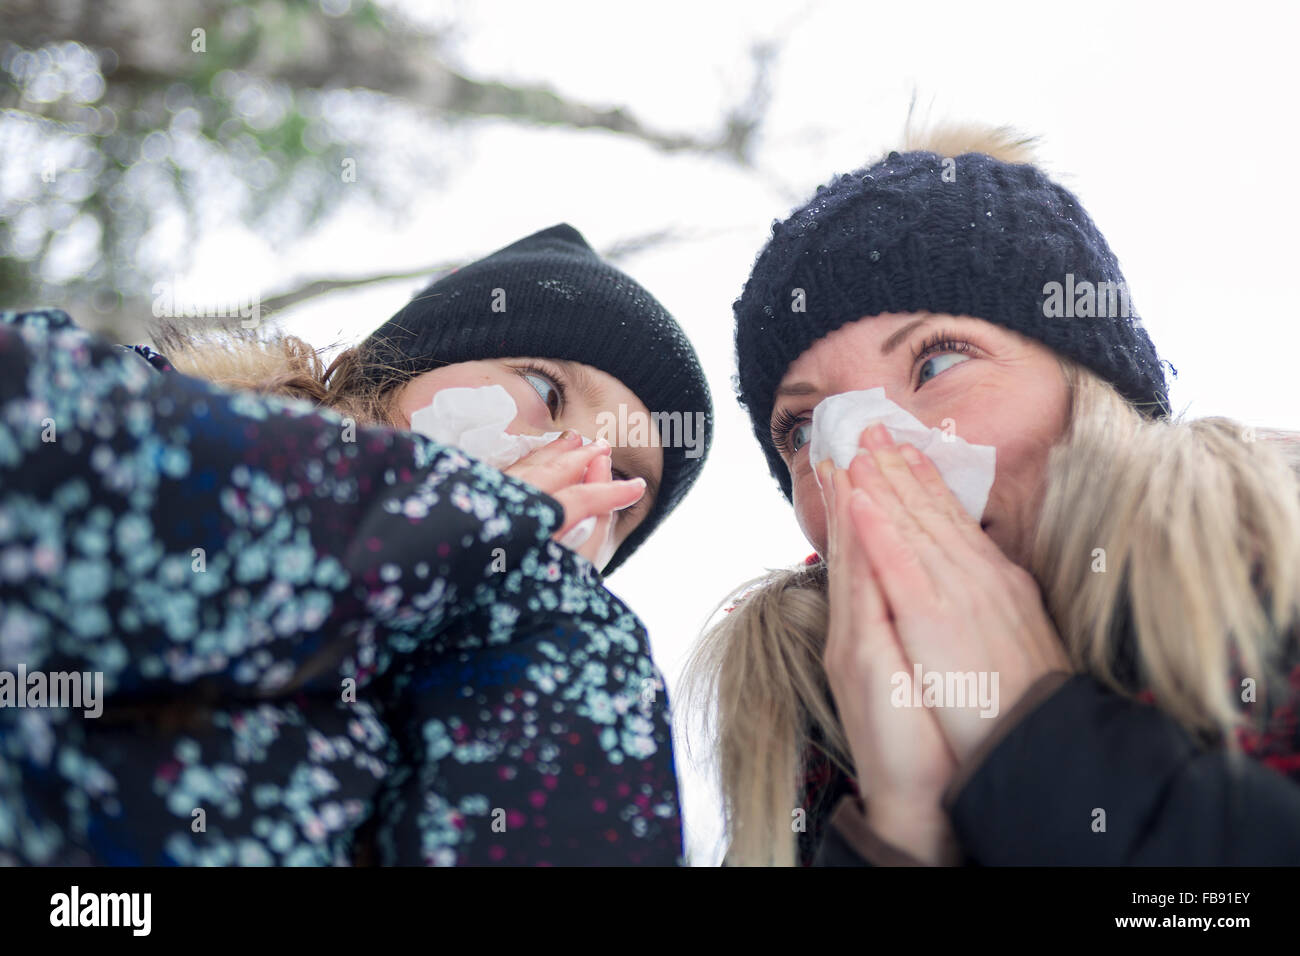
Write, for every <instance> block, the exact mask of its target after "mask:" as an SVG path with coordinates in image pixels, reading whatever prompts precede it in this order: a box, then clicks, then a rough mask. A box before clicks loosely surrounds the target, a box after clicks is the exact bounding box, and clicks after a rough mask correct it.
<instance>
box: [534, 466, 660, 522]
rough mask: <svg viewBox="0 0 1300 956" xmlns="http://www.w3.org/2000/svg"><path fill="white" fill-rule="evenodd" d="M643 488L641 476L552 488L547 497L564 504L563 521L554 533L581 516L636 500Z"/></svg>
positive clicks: (602, 513) (618, 507) (611, 508)
mask: <svg viewBox="0 0 1300 956" xmlns="http://www.w3.org/2000/svg"><path fill="white" fill-rule="evenodd" d="M645 488H646V484H645V479H644V478H629V479H627V480H626V481H603V482H599V483H593V484H585V485H571V486H569V487H568V488H564V489H562V490H560V491H557V492H555V493H554V494H553V495H552V496H551V497H553V498H554V499H555V500H556V501H558V502H560V504H562V505H563V506H564V524H563V525H562V526H561V527H560V529H559V530H558V531H557V532H556V534H563V533H564V532H565V531H568V530H569V529H570V528H572V527H573V526H574V525H575V524H577V523H578V522H579V521H582V520H583V519H584V518H588V517H590V516H592V515H596V516H602V515H605V514H608V513H609V512H611V511H617V510H619V509H622V508H626V507H628V506H630V505H634V504H636V503H637V502H638V501H640V500H641V497H642V495H644V494H645Z"/></svg>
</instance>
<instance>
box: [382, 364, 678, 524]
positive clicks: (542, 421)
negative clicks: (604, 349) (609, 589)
mask: <svg viewBox="0 0 1300 956" xmlns="http://www.w3.org/2000/svg"><path fill="white" fill-rule="evenodd" d="M484 385H500V386H502V387H503V388H505V390H506V391H508V392H509V393H510V397H511V398H513V399H514V400H515V407H516V408H517V409H518V410H519V411H518V414H517V415H516V416H515V420H514V421H513V422H511V423H510V424H509V425H508V426H507V427H506V431H508V432H510V433H511V434H512V435H541V434H543V433H545V432H553V431H562V430H564V429H566V428H572V429H575V430H576V431H577V432H578V433H579V434H580V435H585V436H586V437H587V438H590V439H592V440H593V441H594V440H595V439H596V438H598V437H603V438H604V439H605V440H606V441H608V442H609V443H610V445H611V446H613V447H612V453H611V455H612V470H613V474H614V478H616V479H621V478H637V477H640V478H644V479H645V480H646V493H645V494H644V495H642V497H641V500H640V501H638V502H637V503H636V504H634V505H632V507H630V508H624V509H623V510H622V511H619V512H616V515H617V521H618V524H617V525H616V526H615V528H614V543H615V547H617V546H618V545H621V544H622V543H623V541H624V540H625V539H626V538H627V536H628V535H630V534H631V533H632V532H633V531H634V530H636V528H637V526H638V525H640V524H641V522H642V521H644V520H645V516H646V515H647V514H649V513H650V508H651V506H652V505H653V504H654V501H655V499H656V498H657V497H658V495H659V482H660V480H661V479H662V477H663V462H664V455H663V449H662V448H660V447H659V446H657V445H640V446H638V445H631V444H626V443H625V444H622V445H620V444H618V443H617V442H616V439H617V438H618V437H619V436H618V435H617V434H616V432H615V430H612V429H610V428H609V427H602V424H603V423H605V422H609V421H611V419H605V420H604V422H602V419H601V418H600V417H599V416H600V415H601V413H602V412H605V413H607V414H609V415H611V416H613V418H612V421H613V422H619V421H625V422H636V421H637V420H638V416H644V418H642V419H641V420H642V421H649V420H650V418H649V416H650V412H649V410H648V409H647V408H646V407H645V403H643V402H642V401H641V400H640V399H639V398H637V397H636V395H635V394H634V393H633V392H632V390H631V389H629V388H628V387H627V386H626V385H624V384H623V383H622V382H620V381H619V380H618V379H616V378H615V377H614V376H612V375H610V374H609V373H608V372H602V371H601V370H600V369H598V368H593V367H592V366H590V365H583V364H582V363H581V362H568V361H560V360H557V359H538V358H501V359H484V360H480V361H476V362H457V363H455V364H453V365H444V366H442V367H441V368H436V369H433V370H432V371H428V372H425V373H423V374H422V375H417V376H416V377H415V378H413V379H411V381H409V382H407V383H406V384H405V385H404V386H402V388H401V389H400V390H399V392H398V394H397V399H396V409H397V411H398V413H399V415H400V416H401V420H402V424H403V427H405V428H408V429H409V428H410V427H411V415H412V413H414V412H416V411H418V410H419V409H421V408H424V407H425V406H426V405H428V404H429V403H430V402H432V401H433V396H434V395H435V394H436V393H437V392H440V391H442V389H444V388H479V387H481V386H484ZM620 405H624V406H626V410H625V412H624V414H623V416H622V417H620V415H619V406H620ZM629 431H631V433H632V434H637V432H636V431H635V430H634V429H629ZM645 433H646V434H653V432H652V431H651V430H649V429H647V430H646V432H645Z"/></svg>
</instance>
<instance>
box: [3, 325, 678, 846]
mask: <svg viewBox="0 0 1300 956" xmlns="http://www.w3.org/2000/svg"><path fill="white" fill-rule="evenodd" d="M137 353H138V354H137ZM561 513H562V510H561V507H560V505H559V503H558V502H556V501H555V500H554V499H553V498H550V497H549V496H547V495H545V494H542V493H541V492H539V491H537V490H536V489H534V488H532V487H530V486H528V485H526V484H524V483H521V482H518V481H515V480H514V479H511V478H509V477H507V476H505V475H503V474H501V473H500V472H498V471H495V470H493V469H491V468H488V467H486V466H484V465H482V464H480V463H478V462H476V461H475V460H473V459H471V458H469V457H467V456H465V455H463V454H462V453H460V452H459V451H457V450H455V449H453V448H449V447H446V446H443V445H439V444H438V443H436V442H433V441H431V440H429V439H427V438H424V437H422V436H420V435H414V434H408V433H403V432H398V431H393V430H389V429H381V428H356V427H354V426H353V425H352V424H351V423H350V422H348V421H347V420H346V419H343V418H341V417H339V416H337V415H335V414H333V413H330V412H324V411H317V410H313V409H312V408H311V407H310V406H309V404H307V403H305V402H296V401H290V400H281V399H274V398H269V397H265V396H258V395H253V394H251V393H241V392H231V391H226V390H223V389H219V388H217V387H215V386H213V385H211V384H209V383H206V382H203V381H200V380H197V379H194V378H191V377H189V376H186V375H182V374H180V373H179V372H176V371H174V370H171V369H170V366H169V365H168V363H167V362H166V360H165V358H164V357H162V356H159V355H157V354H156V353H150V352H149V350H147V349H144V348H142V347H137V348H136V349H135V350H131V349H127V348H125V347H123V346H117V345H113V344H111V343H108V342H106V341H104V340H102V339H99V338H97V337H95V336H93V335H90V334H88V333H87V332H85V331H84V330H82V329H80V328H79V327H77V326H76V325H75V324H74V323H73V322H72V320H71V319H70V318H68V316H67V315H65V314H64V313H62V312H58V311H41V312H26V313H15V312H0V864H3V863H23V864H27V863H37V864H78V863H90V864H97V863H106V864H219V865H220V864H347V863H350V862H353V860H354V858H355V857H356V856H358V855H359V852H358V844H359V843H364V844H366V847H367V849H366V852H365V853H364V856H365V857H366V858H367V859H373V860H375V861H376V862H381V863H388V864H434V865H447V864H477V863H506V864H542V865H544V864H667V865H671V864H674V863H677V862H679V861H680V856H681V850H682V845H681V825H680V816H679V807H678V796H677V782H676V775H675V768H674V764H673V753H672V747H671V738H670V733H669V723H668V709H667V707H668V701H667V695H666V693H665V692H664V689H663V683H662V679H661V676H660V674H659V672H658V670H657V669H656V667H655V665H654V663H653V661H652V659H651V656H650V652H649V647H648V643H647V639H646V634H645V631H644V628H643V627H642V625H641V623H640V622H639V621H638V620H637V618H636V617H635V616H634V615H633V614H632V613H631V612H630V611H629V610H628V609H627V608H626V607H625V606H624V605H623V604H622V603H620V602H619V600H618V599H617V598H615V597H614V596H613V595H611V594H610V593H609V592H608V591H607V590H605V588H604V587H603V586H602V583H601V580H600V576H599V574H598V573H597V572H596V570H595V569H594V567H593V566H592V565H591V564H590V563H589V562H587V561H586V560H585V559H584V558H582V557H580V556H578V555H576V554H574V553H573V552H571V551H569V550H568V549H565V548H562V547H561V546H559V545H557V544H555V543H554V542H553V541H551V539H550V535H551V534H552V533H553V532H554V531H555V529H556V528H557V526H558V523H559V520H560V516H561ZM77 674H84V675H87V676H86V679H85V682H84V683H83V684H82V685H81V686H82V687H84V688H86V694H87V697H89V696H90V694H91V692H92V691H93V688H94V687H95V681H102V689H101V691H100V693H99V707H100V708H101V713H100V714H99V715H98V716H94V708H92V707H89V706H87V704H88V700H80V701H78V703H79V704H80V705H81V706H79V707H78V706H66V704H68V702H69V700H70V699H71V698H60V699H57V700H56V699H54V693H53V691H54V688H55V687H56V686H59V685H58V681H59V680H60V678H59V676H58V675H64V678H63V680H64V683H63V684H62V687H63V691H64V693H65V694H66V693H69V692H70V691H69V687H70V686H71V685H70V684H69V683H68V682H67V679H66V678H67V675H74V676H75V675H77ZM55 704H64V705H65V706H52V705H55ZM359 833H364V839H363V840H359V839H358V834H359Z"/></svg>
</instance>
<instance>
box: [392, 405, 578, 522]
mask: <svg viewBox="0 0 1300 956" xmlns="http://www.w3.org/2000/svg"><path fill="white" fill-rule="evenodd" d="M518 413H519V407H518V406H517V405H516V404H515V400H514V399H513V398H511V397H510V392H509V391H507V390H506V388H505V386H503V385H484V386H481V387H479V388H444V389H443V390H442V391H440V392H438V393H436V394H435V395H434V396H433V401H432V402H430V403H429V404H428V405H426V406H424V408H421V409H419V410H418V411H415V412H412V413H411V431H413V432H419V433H420V434H421V435H426V436H428V437H429V438H432V439H433V440H434V441H436V442H441V443H442V444H444V445H451V446H453V447H455V448H459V449H460V450H461V451H463V452H465V454H467V455H473V456H474V457H475V458H477V459H479V460H480V461H482V462H483V463H484V464H486V465H490V466H491V467H493V468H495V469H497V470H498V471H502V470H504V469H506V468H509V467H510V466H511V465H513V464H514V463H515V462H517V461H518V460H519V459H520V458H523V457H524V455H526V454H528V453H529V452H530V451H532V450H533V449H535V448H540V447H542V446H543V445H547V444H550V443H551V442H553V441H555V439H557V438H559V437H560V435H561V434H562V433H561V432H546V433H545V434H543V435H512V434H510V433H509V432H507V431H506V428H507V427H508V426H509V425H510V423H511V422H513V421H514V420H515V416H516V415H517V414H518ZM582 443H583V444H584V445H589V444H591V439H590V438H588V437H586V436H585V435H584V436H583V437H582ZM595 529H596V518H595V516H594V515H593V516H590V517H587V518H584V519H583V520H582V521H579V522H578V523H577V524H576V525H574V526H573V527H572V528H570V529H569V530H568V531H566V532H565V534H564V537H563V538H561V539H560V543H561V544H563V545H564V546H565V547H568V548H579V547H581V546H582V544H583V543H584V542H585V541H586V540H587V539H588V538H590V537H591V533H592V532H593V531H594V530H595Z"/></svg>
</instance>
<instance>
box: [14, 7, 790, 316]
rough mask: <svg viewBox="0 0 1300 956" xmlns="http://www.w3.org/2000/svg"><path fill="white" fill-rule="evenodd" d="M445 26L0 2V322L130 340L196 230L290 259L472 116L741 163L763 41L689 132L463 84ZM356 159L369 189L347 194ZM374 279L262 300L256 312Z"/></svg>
mask: <svg viewBox="0 0 1300 956" xmlns="http://www.w3.org/2000/svg"><path fill="white" fill-rule="evenodd" d="M454 30H455V25H454V23H452V22H450V21H449V22H448V23H447V24H446V25H445V27H434V28H431V27H430V26H429V24H428V23H427V22H423V21H422V22H421V23H420V24H419V25H417V24H414V23H412V22H410V21H409V20H408V19H406V18H404V17H403V15H402V14H401V12H400V11H399V10H398V9H396V8H394V7H389V6H386V5H384V4H381V3H375V2H371V0H234V2H229V0H227V2H216V0H163V2H160V0H111V2H106V0H0V155H3V157H4V160H3V165H2V167H0V307H3V308H23V307H31V306H38V305H42V306H57V307H60V308H64V309H66V310H68V311H69V312H72V313H73V314H74V315H75V316H76V317H77V319H78V321H80V322H82V323H83V324H85V325H87V326H89V327H92V328H95V329H97V330H99V331H101V332H104V333H105V334H107V335H109V336H111V337H114V338H116V339H118V340H119V341H128V340H131V339H132V338H138V337H139V336H140V334H141V332H142V331H143V329H144V327H145V323H146V322H147V320H148V319H149V317H150V315H151V304H152V301H153V296H152V295H151V288H152V286H153V284H154V281H155V279H156V277H158V276H166V275H174V274H177V273H179V272H183V271H184V270H185V269H186V268H187V267H188V265H189V261H190V260H189V251H190V250H192V249H193V247H194V245H195V243H196V241H197V238H198V237H199V236H200V235H202V230H203V229H204V227H205V224H210V223H213V222H216V221H219V220H220V219H221V218H222V217H229V216H232V215H233V216H236V217H238V218H239V219H240V220H241V221H242V222H243V223H245V224H246V225H248V226H249V227H251V228H255V229H256V230H258V232H259V233H261V234H262V235H265V236H267V237H269V238H270V239H271V240H272V241H273V242H275V243H277V244H283V243H288V242H291V241H292V240H293V239H294V238H295V237H298V236H301V235H303V233H304V232H305V231H306V230H308V229H310V228H311V227H312V226H313V225H314V224H315V223H317V222H318V221H319V220H320V219H321V218H322V217H324V216H326V215H328V214H329V213H330V211H331V210H333V209H334V208H335V207H336V206H337V204H339V203H340V202H341V200H342V198H343V196H344V194H345V192H346V191H347V190H349V189H352V190H355V189H360V190H364V191H365V197H366V199H367V201H368V202H370V203H372V204H373V206H374V208H375V209H376V211H377V212H379V213H380V214H382V213H383V211H384V210H389V211H393V210H396V209H397V208H399V207H400V206H401V204H402V202H403V200H404V198H405V193H406V190H404V189H402V188H401V187H402V185H403V184H409V183H411V182H412V181H413V180H414V181H418V182H420V183H422V184H427V183H428V182H429V181H430V180H431V179H436V178H437V177H438V176H439V175H440V170H441V169H442V166H441V164H442V163H444V162H446V161H447V160H446V157H445V155H443V153H442V152H441V151H440V150H439V149H438V148H437V146H438V143H439V142H440V140H441V139H445V137H446V136H447V135H448V134H449V133H450V132H451V131H453V130H454V129H455V128H456V127H457V126H458V125H459V124H465V123H470V122H474V121H476V120H480V119H483V118H496V119H498V120H500V119H505V120H507V121H510V122H517V123H522V124H546V125H551V126H554V125H559V126H567V127H572V128H574V129H589V128H598V129H603V130H607V131H610V132H613V133H617V134H621V135H625V136H630V137H635V138H637V139H639V140H641V141H643V142H644V143H646V144H647V145H648V146H650V147H652V148H655V149H660V150H670V151H675V150H693V151H699V152H701V153H709V154H716V155H721V156H724V157H726V158H728V159H729V160H732V161H734V162H736V163H738V164H741V165H745V164H748V163H749V161H750V159H751V150H752V144H753V141H754V137H755V133H756V131H757V129H758V126H759V124H760V121H761V117H762V113H763V109H764V105H765V103H766V82H765V77H766V72H767V64H768V62H769V61H770V60H771V58H772V55H773V50H772V48H771V47H770V46H763V45H759V46H756V47H755V49H754V50H753V51H752V61H753V63H752V65H753V67H754V75H753V80H752V85H751V86H750V88H749V90H748V93H747V94H746V95H745V96H744V97H742V98H741V100H740V102H738V103H737V104H736V106H735V107H734V109H731V110H730V111H728V112H727V113H726V115H724V116H722V117H721V118H720V120H719V123H718V127H717V129H716V131H715V132H714V133H712V134H711V135H709V136H706V137H700V136H699V135H698V134H696V135H685V134H676V133H673V132H672V131H668V130H660V129H652V128H650V127H648V126H647V125H646V124H643V123H642V122H640V121H639V120H638V118H637V117H636V116H635V115H634V114H633V113H632V112H631V111H630V110H629V109H627V108H625V107H621V106H612V107H611V106H608V105H596V104H588V103H583V102H576V101H574V100H572V99H569V98H566V97H564V96H562V95H561V94H559V93H557V92H555V91H554V90H552V89H549V88H547V87H546V86H543V85H527V84H520V83H518V82H504V81H500V80H497V79H494V78H492V77H481V76H470V75H468V73H467V72H466V71H464V70H462V69H458V68H457V67H456V65H454V64H453V63H452V62H450V60H451V58H450V57H449V56H448V54H447V44H446V40H447V37H448V35H449V34H451V33H454ZM395 139H396V140H398V141H400V142H401V143H402V145H403V146H404V147H405V148H403V149H401V150H393V149H388V148H386V146H388V145H389V144H391V143H392V142H394V141H395ZM349 163H351V164H353V165H354V166H359V165H365V167H366V168H367V170H368V171H370V173H371V174H369V175H366V176H364V177H354V178H353V179H349V177H348V175H347V171H348V168H349ZM376 171H377V174H375V173H376ZM641 241H642V242H644V241H646V240H645V239H644V238H643V239H642V240H641ZM628 245H629V247H630V248H634V247H636V246H637V245H638V240H637V239H636V238H630V239H629V240H628ZM444 265H445V264H444ZM451 265H454V264H451ZM386 278H392V276H373V277H366V276H362V277H346V278H343V279H337V280H336V279H335V278H332V277H318V278H314V279H312V280H311V281H307V282H302V283H299V284H298V285H297V286H296V287H293V288H287V289H274V290H270V289H268V290H263V292H264V297H263V314H264V315H266V314H267V313H271V314H275V313H278V312H279V311H281V310H283V309H287V308H289V307H292V306H293V305H295V304H297V303H298V302H300V301H302V300H304V299H306V298H310V297H312V296H315V295H319V294H323V293H326V292H329V291H331V290H332V289H334V288H342V287H355V286H356V285H358V284H364V283H366V282H371V281H381V280H383V279H386Z"/></svg>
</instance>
